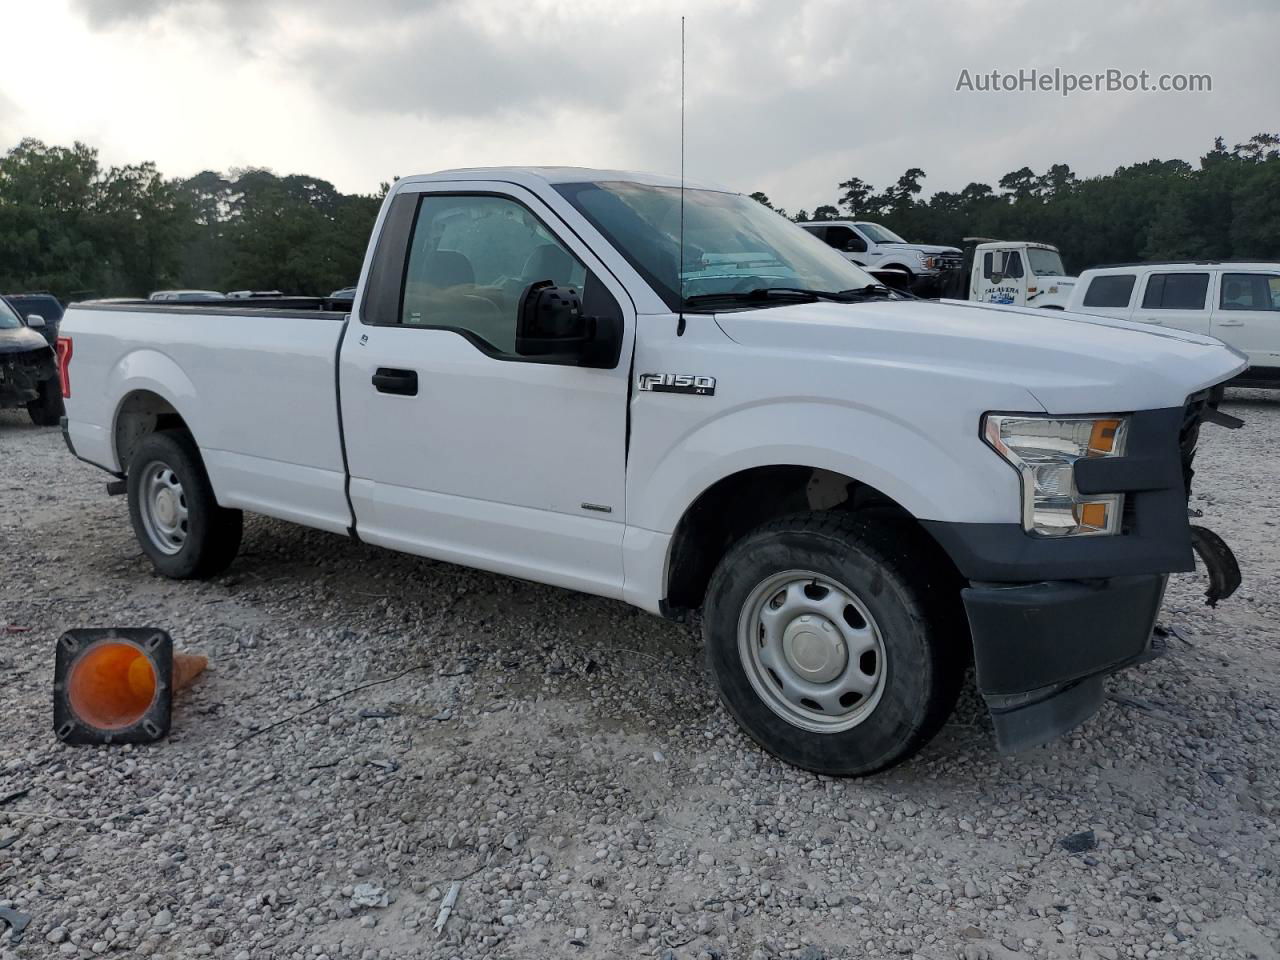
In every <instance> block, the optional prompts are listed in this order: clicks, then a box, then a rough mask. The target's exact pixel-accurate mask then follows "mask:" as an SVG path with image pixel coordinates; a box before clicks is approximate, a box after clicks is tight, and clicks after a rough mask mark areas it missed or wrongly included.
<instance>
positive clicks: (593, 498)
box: [339, 182, 635, 596]
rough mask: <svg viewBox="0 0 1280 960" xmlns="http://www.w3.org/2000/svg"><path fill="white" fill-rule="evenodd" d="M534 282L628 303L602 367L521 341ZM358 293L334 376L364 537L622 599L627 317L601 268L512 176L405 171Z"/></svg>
mask: <svg viewBox="0 0 1280 960" xmlns="http://www.w3.org/2000/svg"><path fill="white" fill-rule="evenodd" d="M384 244H386V245H389V249H388V248H384ZM541 280H552V281H554V282H555V283H556V284H557V285H559V286H573V287H575V288H577V289H578V290H579V291H580V292H581V294H582V297H583V305H584V311H585V312H587V313H593V312H594V313H603V312H606V311H608V312H616V313H615V315H617V316H621V318H622V320H623V323H624V334H623V341H622V342H623V347H622V353H621V356H620V357H619V360H618V363H617V364H616V365H615V366H614V367H613V368H611V369H596V368H588V367H580V366H576V365H573V364H571V363H568V362H565V361H564V360H563V359H557V358H551V357H527V356H522V355H519V354H517V353H516V350H515V331H516V317H517V311H518V309H519V305H520V302H521V300H522V298H523V295H524V293H525V291H526V290H527V289H528V287H529V285H530V284H532V283H534V282H537V281H541ZM358 302H359V304H360V308H359V312H358V314H357V316H355V317H353V319H352V323H351V326H350V329H349V330H348V332H347V334H346V337H345V340H344V343H343V344H342V349H341V362H340V365H339V380H340V388H341V403H342V416H343V425H344V430H345V441H346V450H347V458H348V464H349V466H348V469H349V472H350V475H351V482H350V495H351V503H352V509H353V511H354V513H355V516H356V528H357V532H358V534H359V536H360V538H361V539H362V540H365V541H368V542H370V543H375V544H379V545H381V546H386V547H391V548H394V549H397V550H404V551H408V552H411V553H417V554H421V555H424V556H430V557H435V558H438V559H442V560H448V561H451V562H456V563H462V564H466V565H468V566H474V567H479V568H482V569H488V570H494V571H498V572H502V573H508V574H512V575H515V576H522V577H527V578H529V579H534V580H539V581H543V582H548V583H555V584H558V585H561V586H566V587H571V588H573V589H577V590H584V591H587V592H590V593H598V594H603V595H606V596H619V595H620V594H621V585H622V533H623V521H624V518H625V516H626V511H625V503H624V491H625V452H626V447H625V444H626V435H627V431H626V425H627V386H628V382H627V380H628V377H627V371H628V368H629V365H630V354H631V349H632V344H633V341H634V337H635V314H634V310H633V309H632V307H631V301H630V299H629V298H628V297H627V296H626V293H625V291H624V290H623V289H622V287H621V286H620V285H619V284H618V282H617V280H616V279H615V278H614V277H613V276H612V275H611V274H610V273H609V272H608V270H607V269H606V268H605V267H604V265H603V264H602V263H601V262H600V261H599V260H598V259H597V258H596V257H595V256H594V255H593V254H592V253H591V251H590V250H589V249H587V248H586V247H585V246H584V245H583V244H582V243H581V241H579V240H578V238H577V237H576V236H574V235H573V234H572V233H571V232H569V231H568V230H567V229H565V228H564V227H563V225H562V223H561V222H560V221H559V219H558V218H557V217H556V215H555V214H554V213H553V212H552V211H551V210H550V209H548V208H547V207H546V206H545V205H544V204H542V202H541V201H540V200H538V198H537V197H536V196H534V195H533V194H532V193H529V192H528V191H525V190H523V189H522V188H519V187H515V186H513V185H511V184H502V183H484V182H458V183H436V182H428V183H421V184H414V185H408V186H406V187H405V188H402V190H401V192H400V193H398V194H397V196H396V197H395V198H394V199H393V200H392V202H391V205H390V206H389V207H388V212H387V214H386V215H385V217H384V223H383V226H382V228H381V232H380V234H379V242H378V250H377V253H376V254H375V257H374V262H373V264H372V265H371V267H370V269H369V271H368V276H367V277H366V279H365V280H364V281H363V286H362V289H361V291H360V293H359V301H358ZM357 319H358V321H359V322H358V323H357V322H355V321H356V320H357Z"/></svg>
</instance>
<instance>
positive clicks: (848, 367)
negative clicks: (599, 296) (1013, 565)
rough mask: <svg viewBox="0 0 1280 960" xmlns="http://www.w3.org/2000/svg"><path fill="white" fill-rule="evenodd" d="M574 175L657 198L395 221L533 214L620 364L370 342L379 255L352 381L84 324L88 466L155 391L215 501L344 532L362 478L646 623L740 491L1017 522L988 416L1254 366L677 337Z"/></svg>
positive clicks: (878, 315)
mask: <svg viewBox="0 0 1280 960" xmlns="http://www.w3.org/2000/svg"><path fill="white" fill-rule="evenodd" d="M575 179H576V180H584V179H642V178H639V177H636V176H635V175H632V174H625V173H613V172H607V171H604V172H602V171H572V170H541V171H539V170H530V169H518V168H511V169H499V170H482V171H449V172H446V173H443V174H436V175H432V176H427V177H409V178H406V179H403V180H401V181H399V182H398V183H397V184H396V186H395V187H394V189H393V192H392V197H394V196H396V195H398V194H400V193H403V192H405V191H411V192H423V191H432V190H453V191H457V190H466V189H475V190H480V191H486V192H496V193H500V194H504V195H507V196H511V197H515V198H518V199H520V200H521V201H522V202H524V203H526V204H527V205H528V206H530V207H531V208H533V209H534V211H535V212H536V213H538V214H539V216H541V217H542V218H543V219H544V221H545V222H546V223H547V225H548V226H549V227H550V228H551V229H552V230H553V231H554V232H555V233H556V234H557V235H558V236H559V237H560V239H561V241H562V242H563V243H564V244H565V245H566V246H568V247H569V248H570V249H572V250H573V251H574V252H575V253H576V254H577V255H578V256H579V257H580V258H581V259H582V260H584V261H585V262H586V263H587V265H588V266H589V267H590V268H591V269H592V270H593V271H594V272H596V273H597V275H598V276H599V277H600V278H601V279H602V281H603V282H604V283H605V285H606V286H608V287H609V288H610V290H611V291H612V292H613V293H614V296H615V298H616V299H617V300H618V302H619V304H620V305H621V306H622V308H623V314H624V320H625V325H626V326H625V338H624V348H623V352H622V357H621V360H620V362H619V364H618V365H617V367H616V368H614V369H611V370H596V369H586V368H578V367H570V366H560V365H552V364H534V363H525V362H522V361H519V360H501V359H497V358H494V357H492V356H489V355H487V354H485V353H483V352H481V351H480V350H479V349H478V348H476V347H474V346H473V345H472V344H471V343H470V341H468V340H466V339H465V338H464V337H462V336H460V335H458V334H456V333H453V332H451V331H446V330H430V329H424V328H402V327H375V326H369V325H365V324H363V323H361V322H360V319H359V311H360V306H361V304H362V302H363V298H364V292H365V291H364V288H365V284H366V283H367V278H368V274H369V269H370V261H369V258H366V263H365V267H364V270H363V272H362V276H361V279H360V283H359V286H358V289H357V294H356V301H355V311H356V312H355V315H354V316H353V317H352V318H351V319H350V320H349V321H347V323H346V334H345V336H343V337H342V348H341V359H340V362H338V366H337V368H335V357H336V354H337V352H338V344H339V338H340V336H342V330H343V324H342V323H339V322H336V321H335V320H332V319H321V318H319V317H316V318H309V317H300V318H299V317H292V316H290V317H275V316H266V317H264V316H255V315H253V314H252V313H249V312H247V313H246V314H245V315H232V314H218V315H207V314H201V313H198V312H183V311H178V310H175V311H172V312H161V311H158V310H155V311H153V310H132V311H130V310H123V311H122V310H101V311H90V310H84V309H79V308H77V307H74V306H73V307H72V308H71V309H70V310H69V311H68V313H67V315H66V317H65V318H64V320H63V323H62V333H63V334H64V335H66V336H70V337H72V338H73V340H74V344H75V346H74V353H73V358H72V362H71V382H72V397H71V399H70V400H69V401H68V403H67V415H68V418H69V423H68V433H69V436H70V438H71V440H72V442H73V443H74V444H75V446H76V450H77V453H79V455H81V456H83V457H86V458H87V459H90V460H93V461H95V462H97V463H99V464H101V465H103V466H105V467H107V468H108V469H111V470H117V471H118V470H120V469H121V465H120V464H119V463H118V462H117V460H116V454H115V451H114V448H113V424H114V418H115V416H116V412H117V411H118V410H119V408H120V404H121V402H122V401H123V400H124V398H125V397H126V396H127V395H128V394H129V393H131V392H132V391H134V390H141V389H145V390H150V391H153V392H155V393H156V394H158V395H159V396H161V397H163V398H164V399H166V400H167V401H168V402H169V403H171V404H172V405H173V406H174V408H175V409H176V410H177V411H178V412H179V413H180V414H181V415H182V416H183V418H184V419H185V420H186V422H187V424H188V425H189V426H190V428H191V430H192V432H193V434H194V436H195V439H196V443H197V444H198V446H199V447H200V449H201V451H202V454H203V456H204V458H205V461H206V464H207V465H208V467H209V473H210V477H211V480H212V481H213V484H214V489H215V492H216V495H217V497H218V499H219V502H221V503H223V504H224V505H227V506H236V507H243V508H245V509H250V510H256V511H260V512H263V513H267V514H270V515H272V516H278V517H284V518H286V519H289V520H295V521H297V522H300V523H305V524H309V525H311V526H316V527H321V528H323V529H327V530H335V531H341V530H345V529H347V527H348V525H349V524H350V523H351V522H352V516H351V512H350V510H349V509H348V506H347V500H346V495H345V490H344V486H345V485H346V481H347V469H349V471H350V499H351V504H352V506H353V508H354V514H355V516H354V521H355V524H356V527H357V530H358V532H359V534H360V535H361V536H362V537H363V538H364V539H366V540H368V541H370V542H373V543H378V544H381V545H383V546H386V547H389V548H392V549H398V550H405V551H409V552H413V553H419V554H422V555H425V556H431V557H436V558H439V559H443V560H447V561H452V562H458V563H464V564H469V565H472V566H476V567H481V568H484V569H489V570H495V571H499V572H502V573H507V574H511V575H515V576H521V577H527V578H529V579H533V580H539V581H544V582H547V583H552V584H557V585H560V586H565V587H572V588H575V589H580V590H585V591H589V592H592V593H598V594H602V595H605V596H610V597H620V598H622V599H625V600H626V601H628V602H630V603H633V604H636V605H638V606H641V607H643V608H645V609H647V610H651V611H657V610H658V609H659V605H660V603H661V601H662V599H663V598H664V596H665V592H666V576H667V568H668V564H669V562H670V550H671V542H672V534H673V532H674V531H675V530H676V528H677V525H678V524H679V522H680V519H681V517H682V516H683V515H684V513H685V511H686V510H687V509H688V508H689V506H690V505H691V504H692V503H693V502H694V501H695V500H696V499H697V498H698V496H699V495H700V494H702V493H703V492H704V491H706V490H707V489H708V488H709V487H711V486H712V485H713V484H714V483H716V482H717V481H718V480H720V479H722V478H724V477H727V476H729V475H731V474H734V473H737V472H739V471H741V470H745V469H749V468H752V467H759V466H770V465H778V464H796V465H802V466H807V467H815V468H823V469H827V470H831V471H835V472H837V473H842V474H846V475H848V476H851V477H854V478H855V479H857V480H860V481H862V482H865V483H867V484H870V485H872V486H874V487H876V488H877V489H879V490H880V491H881V492H882V493H884V494H885V495H887V496H889V497H891V498H893V499H894V500H896V501H897V502H898V503H900V504H901V505H902V506H903V507H905V508H906V509H907V510H908V511H910V512H911V513H912V514H913V515H914V516H916V517H918V518H920V519H928V520H941V521H952V522H967V523H982V522H1009V523H1012V522H1016V521H1017V520H1018V518H1019V494H1018V481H1017V476H1016V474H1015V473H1014V471H1013V470H1011V469H1010V468H1009V467H1008V466H1007V464H1005V463H1004V462H1003V461H1002V460H1001V459H1000V458H999V457H998V456H996V455H995V454H994V453H993V452H992V451H991V450H990V449H989V448H987V446H986V445H985V444H984V443H983V442H982V441H981V440H980V438H979V422H980V419H981V417H982V415H983V414H984V413H986V412H988V411H1008V412H1032V413H1039V412H1049V413H1055V414H1084V413H1121V412H1126V411H1131V410H1141V409H1149V408H1158V407H1171V406H1180V405H1181V404H1182V403H1183V402H1184V400H1185V398H1186V397H1187V395H1188V394H1190V393H1192V392H1194V391H1195V390H1198V389H1200V388H1202V387H1205V386H1208V385H1210V384H1213V383H1217V382H1219V381H1221V380H1223V379H1224V378H1226V377H1228V376H1230V375H1232V374H1233V373H1235V372H1238V371H1239V370H1240V369H1241V368H1243V366H1244V364H1243V361H1242V359H1241V358H1240V356H1239V355H1238V354H1236V353H1235V352H1234V351H1231V350H1229V349H1227V348H1225V347H1224V346H1223V345H1222V344H1221V343H1219V342H1218V341H1216V340H1214V339H1212V338H1209V337H1198V336H1194V335H1190V334H1183V333H1179V332H1176V331H1169V330H1163V331H1158V332H1156V333H1154V334H1153V333H1152V332H1151V331H1150V330H1149V329H1144V328H1143V327H1142V326H1141V325H1138V324H1132V323H1129V322H1127V321H1123V320H1108V319H1104V318H1099V317H1089V316H1082V315H1078V314H1070V313H1060V312H1054V311H1043V310H1038V309H1020V308H1016V307H991V306H986V305H978V304H972V303H959V302H920V301H895V302H883V301H869V302H864V303H856V304H834V303H825V302H819V303H812V304H791V305H779V306H775V307H770V308H767V309H761V310H754V311H742V312H736V313H723V314H720V315H717V316H713V315H709V314H697V315H694V314H691V315H689V316H688V317H687V318H686V320H687V323H686V328H685V330H684V333H683V335H678V334H677V318H676V317H675V316H673V315H672V314H671V313H670V312H669V310H668V309H667V308H666V307H665V305H664V304H663V303H662V300H661V299H660V298H659V297H658V296H657V294H656V293H655V292H654V291H653V290H652V289H650V288H649V287H648V286H647V285H646V284H645V283H644V282H643V281H642V280H641V278H640V277H639V276H638V275H637V274H636V273H635V271H634V270H632V269H631V267H630V266H629V265H628V264H627V262H626V260H625V259H624V258H623V257H622V256H621V254H619V253H618V251H616V250H614V249H613V248H612V247H611V246H610V245H609V244H608V243H606V242H605V240H604V239H603V238H602V237H601V236H600V235H599V234H598V233H597V232H596V231H595V230H594V229H593V228H592V227H591V226H590V225H589V224H588V223H586V222H585V220H583V218H582V217H580V216H579V215H578V214H577V213H576V212H575V211H574V210H573V209H572V208H571V207H570V206H569V205H568V203H567V202H566V201H564V200H563V198H561V197H560V195H559V194H558V193H556V192H555V190H554V189H553V184H554V183H556V182H562V181H572V180H575ZM647 179H648V180H649V181H650V182H664V181H662V179H661V178H647ZM390 200H391V197H389V198H388V205H389V203H390ZM386 210H387V206H384V208H383V211H382V213H381V214H380V217H379V221H378V228H380V227H381V224H382V221H383V219H384V218H385V216H386ZM376 229H377V228H375V236H376ZM379 366H388V367H395V368H411V369H413V370H416V371H417V373H418V382H419V393H418V395H417V396H416V397H404V396H394V395H385V394H379V393H377V392H375V391H374V390H373V389H372V385H371V378H372V374H373V371H374V370H375V369H376V368H377V367H379ZM646 373H670V374H692V375H699V376H710V377H715V378H716V381H717V383H716V390H715V394H714V395H713V396H696V395H688V394H672V393H659V392H651V391H637V390H635V389H634V388H633V383H632V377H633V376H638V375H641V374H646ZM335 380H336V381H337V382H335ZM338 383H340V387H341V405H342V422H341V424H340V423H339V416H338V395H337V393H336V390H337V387H338ZM343 437H345V444H346V447H345V453H346V464H345V465H344V459H343V454H344V449H343V440H342V438H343ZM588 503H589V504H594V505H596V506H601V507H608V508H610V512H608V513H605V512H600V511H591V510H588V509H586V508H585V507H584V506H583V505H584V504H588Z"/></svg>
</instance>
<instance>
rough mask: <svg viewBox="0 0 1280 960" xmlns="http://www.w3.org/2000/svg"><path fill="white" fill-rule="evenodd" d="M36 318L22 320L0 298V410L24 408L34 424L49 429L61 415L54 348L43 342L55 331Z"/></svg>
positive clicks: (42, 320) (60, 316)
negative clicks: (49, 330)
mask: <svg viewBox="0 0 1280 960" xmlns="http://www.w3.org/2000/svg"><path fill="white" fill-rule="evenodd" d="M50 299H53V298H52V297H51V298H50ZM54 302H55V303H57V301H56V300H55V301H54ZM59 306H60V305H59ZM35 316H38V317H39V318H40V319H39V320H38V321H36V320H35V317H32V319H31V320H29V321H28V320H24V319H23V315H22V314H20V313H19V312H18V311H17V310H15V309H14V307H13V305H12V304H11V303H10V301H9V300H8V298H5V297H0V407H17V406H25V407H26V408H27V413H28V414H30V416H31V420H32V422H33V423H36V424H38V425H40V426H42V427H48V426H54V425H56V424H57V423H58V421H59V420H60V419H61V417H62V413H63V407H62V388H61V386H60V385H59V383H58V365H57V360H56V358H55V355H54V347H53V346H52V344H51V343H50V341H49V340H46V339H45V331H46V330H48V329H49V328H50V327H52V328H53V330H54V332H55V335H56V330H57V328H56V326H54V324H52V323H49V322H48V321H46V320H45V319H44V316H43V315H42V314H36V315H35ZM61 319H62V314H61V312H60V311H59V313H58V320H61Z"/></svg>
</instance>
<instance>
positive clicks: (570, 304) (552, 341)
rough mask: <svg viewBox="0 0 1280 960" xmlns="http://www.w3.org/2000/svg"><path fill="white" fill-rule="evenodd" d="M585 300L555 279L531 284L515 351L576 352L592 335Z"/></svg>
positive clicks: (523, 302)
mask: <svg viewBox="0 0 1280 960" xmlns="http://www.w3.org/2000/svg"><path fill="white" fill-rule="evenodd" d="M587 327H588V324H587V320H586V317H584V316H583V315H582V301H581V299H579V297H578V291H577V290H575V289H573V287H557V286H556V284H555V281H554V280H539V281H538V282H537V283H531V284H529V289H527V290H526V291H525V292H524V296H523V297H522V298H521V300H520V314H519V316H518V317H517V318H516V353H518V354H520V355H521V356H523V357H545V356H554V355H563V354H576V353H580V352H581V351H582V348H583V346H584V345H585V344H586V343H587V341H588V340H589V339H590V335H589V331H588V329H587Z"/></svg>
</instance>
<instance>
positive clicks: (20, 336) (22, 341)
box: [0, 327, 49, 353]
mask: <svg viewBox="0 0 1280 960" xmlns="http://www.w3.org/2000/svg"><path fill="white" fill-rule="evenodd" d="M40 349H44V350H47V349H49V344H48V342H47V341H46V340H45V338H44V337H42V336H40V334H38V333H36V332H35V331H34V330H31V329H30V328H28V327H17V328H16V329H13V330H0V353H29V352H30V351H32V350H40Z"/></svg>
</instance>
